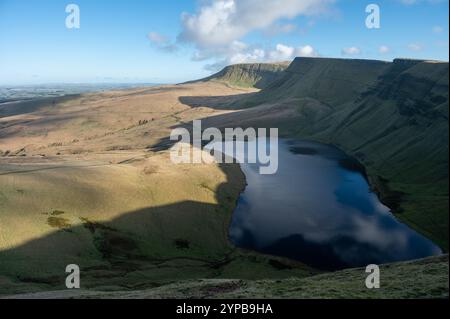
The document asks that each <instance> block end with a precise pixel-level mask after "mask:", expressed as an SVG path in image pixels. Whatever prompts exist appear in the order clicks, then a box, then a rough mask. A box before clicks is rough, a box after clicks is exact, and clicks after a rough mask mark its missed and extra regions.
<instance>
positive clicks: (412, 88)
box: [211, 58, 448, 250]
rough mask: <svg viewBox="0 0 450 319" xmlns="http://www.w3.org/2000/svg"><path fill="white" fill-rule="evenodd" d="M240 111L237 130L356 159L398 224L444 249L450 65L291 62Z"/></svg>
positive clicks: (241, 103) (241, 104)
mask: <svg viewBox="0 0 450 319" xmlns="http://www.w3.org/2000/svg"><path fill="white" fill-rule="evenodd" d="M238 106H239V107H241V108H242V109H243V110H242V111H241V112H240V113H239V116H238V117H236V118H234V120H235V121H238V123H234V124H235V125H242V126H266V127H269V126H270V127H279V129H280V132H281V134H282V135H284V136H289V137H298V138H306V139H312V140H317V141H321V142H325V143H331V144H334V145H337V146H338V147H340V148H342V149H343V150H345V151H346V152H348V153H350V154H352V155H353V156H355V157H356V158H357V159H358V160H360V161H361V162H362V163H363V164H364V165H365V166H366V168H367V170H368V174H369V176H370V179H371V182H372V185H373V186H374V188H375V190H376V191H377V192H378V193H379V194H380V197H381V199H382V201H383V202H384V203H385V204H387V205H388V206H389V207H390V208H392V210H393V211H394V213H396V215H397V217H398V218H400V219H401V220H403V221H405V222H406V223H408V224H409V225H410V226H412V227H414V228H415V229H416V230H418V231H420V232H421V233H423V234H424V235H426V236H428V237H430V238H431V239H433V240H434V241H435V242H436V243H437V244H439V245H440V246H441V247H442V248H443V249H444V250H448V63H443V62H435V61H419V60H406V59H397V60H394V61H393V62H392V63H390V62H383V61H370V60H348V59H326V58H297V59H295V60H294V62H293V63H292V64H291V65H290V66H289V67H288V68H287V69H286V70H285V71H284V72H283V73H282V74H281V75H280V76H279V77H278V79H275V80H274V81H272V82H271V83H270V84H269V85H268V86H267V87H266V88H265V89H263V90H262V91H260V92H259V93H256V94H253V95H249V96H248V97H246V98H244V99H242V100H240V101H238V102H237V105H235V107H238ZM222 120H226V118H225V119H220V121H222ZM220 121H219V119H216V120H215V121H212V122H211V123H214V124H217V123H218V122H220ZM228 122H230V121H228Z"/></svg>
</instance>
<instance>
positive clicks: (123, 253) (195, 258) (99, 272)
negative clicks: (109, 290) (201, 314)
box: [0, 165, 242, 294]
mask: <svg viewBox="0 0 450 319" xmlns="http://www.w3.org/2000/svg"><path fill="white" fill-rule="evenodd" d="M222 170H223V171H224V172H225V174H226V175H227V180H230V179H236V178H239V176H238V174H242V173H241V172H240V171H239V170H237V169H235V168H232V167H231V166H230V165H223V166H222ZM236 184H238V183H235V185H232V184H230V183H223V184H221V185H220V186H219V187H218V189H217V191H216V200H217V204H210V203H202V202H194V201H183V202H178V203H174V204H170V205H165V206H160V207H147V208H143V209H139V210H136V211H132V212H126V213H123V214H122V215H121V216H119V217H117V218H115V219H113V220H111V221H107V222H97V221H95V220H89V219H88V218H82V217H78V219H79V222H80V223H78V224H77V226H72V225H71V224H70V223H71V222H72V221H74V220H76V219H77V218H73V217H72V218H70V219H66V217H65V216H66V213H65V212H60V211H54V212H53V213H49V214H47V215H46V216H44V215H42V222H43V223H44V224H45V223H47V224H48V225H50V226H51V227H54V228H55V232H53V233H51V234H50V235H48V236H45V237H42V238H37V239H34V240H32V241H30V242H27V243H25V244H22V245H20V246H18V247H15V248H12V249H8V250H3V251H0V261H1V262H0V282H1V277H2V276H5V277H8V278H10V279H11V280H12V281H13V282H15V283H17V284H24V283H25V284H28V285H41V286H42V285H44V287H46V288H47V289H64V288H65V278H66V276H67V274H66V273H65V268H66V266H67V265H68V264H77V265H79V266H80V268H81V271H82V277H83V287H84V288H89V287H93V286H98V285H101V286H109V285H110V286H120V287H122V288H129V287H134V288H135V286H136V285H142V286H144V285H145V284H146V285H147V286H154V285H158V284H159V283H163V282H165V283H167V282H170V281H174V280H176V279H189V278H208V277H211V276H213V275H214V274H216V275H217V274H218V273H220V268H221V267H222V266H224V265H226V264H227V263H229V262H230V261H231V259H230V256H229V254H230V253H231V252H233V250H234V248H233V247H232V246H231V245H230V244H229V243H228V235H227V234H228V231H227V228H228V222H229V219H230V215H231V211H232V209H233V207H234V205H235V201H236V198H237V196H238V194H239V192H240V189H238V187H237V186H236ZM200 187H205V191H211V190H209V189H206V186H200ZM67 213H70V212H67ZM145 272H148V274H144V273H145ZM0 286H3V285H0ZM5 289H6V291H5ZM27 291H28V290H27ZM27 291H20V290H19V291H14V292H11V291H8V288H7V287H0V294H8V293H19V292H27Z"/></svg>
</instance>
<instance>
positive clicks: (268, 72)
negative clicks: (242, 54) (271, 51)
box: [189, 62, 290, 89]
mask: <svg viewBox="0 0 450 319" xmlns="http://www.w3.org/2000/svg"><path fill="white" fill-rule="evenodd" d="M289 64H290V62H280V63H247V64H235V65H230V66H227V67H225V68H224V69H223V70H221V71H220V72H218V73H215V74H213V75H211V76H209V77H207V78H204V79H201V80H198V81H193V82H189V83H196V82H208V81H218V82H222V83H226V84H229V85H231V86H237V87H255V88H258V89H264V88H266V87H267V86H269V85H270V84H271V83H272V82H273V81H275V80H277V79H278V78H279V77H280V75H281V73H282V72H283V71H284V70H286V68H287V67H288V66H289Z"/></svg>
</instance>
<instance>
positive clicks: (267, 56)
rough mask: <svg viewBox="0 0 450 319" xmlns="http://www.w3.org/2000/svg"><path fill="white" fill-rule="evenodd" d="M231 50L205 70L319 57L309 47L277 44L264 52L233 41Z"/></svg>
mask: <svg viewBox="0 0 450 319" xmlns="http://www.w3.org/2000/svg"><path fill="white" fill-rule="evenodd" d="M231 48H232V49H231V50H230V52H229V53H228V55H226V56H225V57H224V58H222V59H220V60H219V61H216V62H215V63H212V64H208V65H207V66H206V69H207V70H209V71H218V70H220V69H222V68H223V67H225V66H227V65H230V64H239V63H257V62H281V61H290V60H293V59H294V58H295V57H298V56H302V57H315V56H319V54H318V53H317V51H316V50H315V49H314V48H313V47H312V46H310V45H305V46H299V47H291V46H288V45H284V44H281V43H279V44H277V45H276V47H275V48H273V49H268V50H264V49H261V48H259V47H254V46H249V45H246V44H245V43H242V42H239V41H235V42H234V43H233V44H232V46H231Z"/></svg>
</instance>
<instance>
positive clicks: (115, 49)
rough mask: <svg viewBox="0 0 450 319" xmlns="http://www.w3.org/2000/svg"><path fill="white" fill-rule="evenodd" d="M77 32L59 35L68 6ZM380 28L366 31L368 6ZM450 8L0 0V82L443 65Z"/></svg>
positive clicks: (410, 3) (302, 1)
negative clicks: (411, 62)
mask: <svg viewBox="0 0 450 319" xmlns="http://www.w3.org/2000/svg"><path fill="white" fill-rule="evenodd" d="M70 3H74V4H76V5H78V6H79V8H80V28H79V29H68V28H66V24H65V20H66V17H67V15H68V14H67V13H66V12H65V8H66V5H68V4H70ZM370 3H375V4H377V5H379V7H380V9H381V15H380V18H381V27H380V28H379V29H368V28H367V27H366V25H365V20H366V17H367V15H368V14H367V13H366V12H365V8H366V6H367V5H368V4H370ZM448 6H449V4H448V1H447V0H383V1H381V0H379V1H375V0H371V1H363V0H271V1H269V0H266V1H262V0H203V1H195V0H182V1H180V0H178V1H175V0H165V1H144V0H128V1H123V0H115V1H106V0H96V1H92V0H71V1H62V0H41V1H31V0H28V1H24V0H0V84H1V85H8V84H9V85H13V84H36V83H56V82H65V83H77V82H78V83H79V82H153V83H171V82H172V83H173V82H180V81H185V80H190V79H195V78H199V77H202V76H206V75H208V74H210V73H211V72H213V71H214V70H217V69H219V68H221V67H222V66H224V65H226V64H229V63H239V62H260V61H261V62H267V61H274V60H289V59H291V58H293V57H295V56H323V57H346V58H364V59H382V60H392V59H393V58H395V57H409V58H424V59H437V60H447V61H448V41H449V39H448V23H449V21H448Z"/></svg>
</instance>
